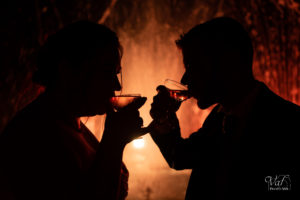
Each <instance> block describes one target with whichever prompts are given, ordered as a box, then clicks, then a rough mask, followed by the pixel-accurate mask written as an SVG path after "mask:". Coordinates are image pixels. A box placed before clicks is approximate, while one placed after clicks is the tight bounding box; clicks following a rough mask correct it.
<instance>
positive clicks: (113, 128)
mask: <svg viewBox="0 0 300 200" xmlns="http://www.w3.org/2000/svg"><path fill="white" fill-rule="evenodd" d="M146 100H147V98H146V97H141V98H137V99H136V100H134V101H133V102H132V103H131V104H129V105H127V106H126V107H124V108H122V109H120V110H118V111H117V112H114V111H110V112H108V113H107V116H106V120H105V129H104V133H103V139H102V140H103V141H106V142H110V143H111V144H117V145H122V146H125V145H126V144H127V143H129V142H131V141H132V140H133V139H136V138H137V137H140V136H142V135H144V134H145V131H143V128H142V126H143V119H142V118H141V117H140V113H139V111H138V109H139V108H140V107H142V106H143V105H144V104H145V102H146Z"/></svg>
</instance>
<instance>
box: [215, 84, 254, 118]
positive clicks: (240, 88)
mask: <svg viewBox="0 0 300 200" xmlns="http://www.w3.org/2000/svg"><path fill="white" fill-rule="evenodd" d="M256 85H257V81H255V80H253V81H251V82H249V83H244V84H237V85H236V87H233V88H231V89H230V90H229V91H228V93H227V94H226V96H225V97H224V99H223V101H222V102H220V104H221V105H222V107H223V109H224V111H225V112H227V113H230V112H232V110H233V109H234V108H235V107H236V106H237V105H239V104H240V103H241V102H242V101H244V100H245V98H247V96H248V95H249V93H251V91H253V89H254V88H255V87H256Z"/></svg>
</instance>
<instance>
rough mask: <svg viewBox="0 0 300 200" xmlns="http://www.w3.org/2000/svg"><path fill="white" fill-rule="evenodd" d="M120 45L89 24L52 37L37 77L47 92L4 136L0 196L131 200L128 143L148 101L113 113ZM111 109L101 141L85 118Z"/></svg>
mask: <svg viewBox="0 0 300 200" xmlns="http://www.w3.org/2000/svg"><path fill="white" fill-rule="evenodd" d="M121 50H122V49H121V45H120V43H119V40H118V37H117V36H116V34H115V33H114V32H113V31H111V30H110V29H109V28H107V27H105V26H103V25H99V24H96V23H92V22H88V21H80V22H76V23H73V24H71V25H68V26H66V27H65V28H63V29H62V30H60V31H58V32H57V33H56V34H54V35H52V36H50V37H49V38H48V40H47V42H46V43H45V45H44V46H43V47H42V48H41V50H40V53H39V56H38V70H37V72H36V74H35V76H34V77H33V78H34V81H35V82H37V83H39V84H41V85H43V86H44V87H45V92H44V93H43V94H41V95H40V96H39V97H38V98H37V99H36V100H34V101H33V102H32V103H30V104H29V105H28V106H27V107H26V108H25V109H23V110H22V111H20V112H19V113H18V114H17V115H16V116H15V118H14V119H13V120H12V121H11V122H10V123H9V124H8V126H7V127H6V129H5V130H4V132H3V133H2V134H1V139H0V142H1V144H0V163H1V164H0V199H3V200H4V199H51V200H53V199H125V197H126V196H127V190H128V186H127V181H128V171H127V169H126V167H125V165H124V164H122V153H123V149H124V147H125V145H126V144H127V143H128V142H130V141H131V140H132V139H133V138H135V137H138V136H140V133H139V130H140V128H141V126H142V119H141V118H140V117H139V112H138V109H139V108H140V107H141V106H142V105H143V104H144V103H145V101H146V99H145V98H140V99H137V100H136V101H134V102H133V103H132V104H130V106H127V107H125V108H123V109H121V110H119V111H118V112H114V110H113V108H112V106H111V104H110V98H111V97H112V96H114V92H115V91H117V90H120V89H121V85H120V83H119V81H118V78H117V74H118V73H120V70H121V66H120V61H121V54H122V51H121ZM105 113H107V117H106V122H105V130H104V133H103V137H102V140H101V142H100V143H99V142H98V141H97V139H96V138H95V137H94V135H93V134H92V133H91V132H90V131H89V130H88V129H87V128H86V127H85V125H84V124H82V123H81V122H80V119H79V117H81V116H92V115H96V114H99V115H101V114H105Z"/></svg>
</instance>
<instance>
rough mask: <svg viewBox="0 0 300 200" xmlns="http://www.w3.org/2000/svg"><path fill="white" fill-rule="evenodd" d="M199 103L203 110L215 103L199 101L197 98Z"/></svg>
mask: <svg viewBox="0 0 300 200" xmlns="http://www.w3.org/2000/svg"><path fill="white" fill-rule="evenodd" d="M197 105H198V107H199V108H200V109H201V110H205V109H207V108H209V107H210V106H212V105H213V103H208V102H203V101H199V100H198V99H197Z"/></svg>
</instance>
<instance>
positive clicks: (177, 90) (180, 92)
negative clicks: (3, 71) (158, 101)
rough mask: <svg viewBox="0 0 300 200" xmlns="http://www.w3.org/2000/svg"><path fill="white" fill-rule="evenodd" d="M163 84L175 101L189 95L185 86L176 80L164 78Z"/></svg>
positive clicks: (186, 97) (187, 97)
mask: <svg viewBox="0 0 300 200" xmlns="http://www.w3.org/2000/svg"><path fill="white" fill-rule="evenodd" d="M164 86H165V87H166V88H167V89H168V91H169V93H170V96H171V97H172V98H174V99H176V100H177V101H180V102H182V101H185V100H187V99H189V98H190V97H191V96H190V94H189V92H188V88H187V86H186V85H183V84H181V83H179V82H177V81H174V80H171V79H166V80H165V83H164Z"/></svg>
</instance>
